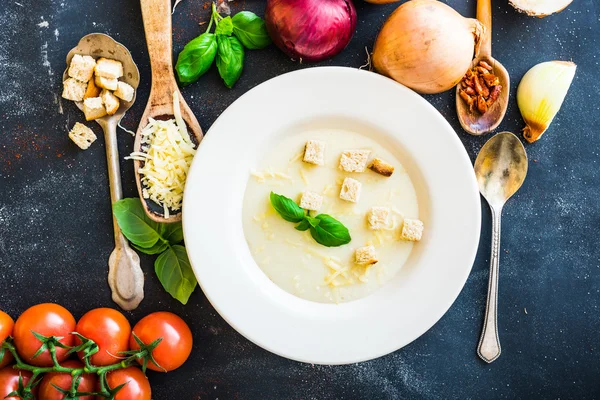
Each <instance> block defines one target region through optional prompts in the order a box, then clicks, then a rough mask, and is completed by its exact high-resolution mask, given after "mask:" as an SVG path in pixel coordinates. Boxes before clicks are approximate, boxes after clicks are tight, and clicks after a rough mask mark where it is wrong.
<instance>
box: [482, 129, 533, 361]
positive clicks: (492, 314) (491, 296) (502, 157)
mask: <svg viewBox="0 0 600 400" xmlns="http://www.w3.org/2000/svg"><path fill="white" fill-rule="evenodd" d="M526 175H527V154H526V153H525V148H524V147H523V144H522V143H521V141H520V140H519V139H518V138H517V137H516V136H515V135H513V134H512V133H510V132H502V133H499V134H497V135H495V136H494V137H493V138H491V139H490V140H488V142H487V143H486V144H485V145H484V146H483V147H482V149H481V151H480V152H479V155H478V156H477V160H475V176H476V178H477V183H478V184H479V191H480V192H481V195H482V196H483V197H484V198H485V199H486V200H487V202H488V204H489V206H490V211H491V212H492V256H491V259H490V279H489V283H488V296H487V306H486V311H485V320H484V322H483V330H482V332H481V339H480V340H479V347H478V348H477V354H479V357H481V359H483V361H485V362H488V363H491V362H492V361H494V360H495V359H497V358H498V357H500V339H499V337H498V272H499V267H500V217H501V216H502V207H504V203H506V200H508V199H509V198H510V197H511V196H512V195H513V194H515V193H516V192H517V190H519V188H520V187H521V185H522V184H523V181H524V180H525V176H526Z"/></svg>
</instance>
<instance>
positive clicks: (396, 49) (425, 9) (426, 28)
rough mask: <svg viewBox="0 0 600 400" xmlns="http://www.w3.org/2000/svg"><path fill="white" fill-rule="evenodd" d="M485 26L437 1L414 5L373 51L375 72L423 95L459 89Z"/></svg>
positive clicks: (398, 13) (398, 14) (403, 9)
mask: <svg viewBox="0 0 600 400" xmlns="http://www.w3.org/2000/svg"><path fill="white" fill-rule="evenodd" d="M483 30H484V27H483V25H482V24H481V23H480V22H479V21H477V20H476V19H472V18H464V17H463V16H462V15H460V14H459V13H457V12H456V11H455V10H454V9H453V8H451V7H449V6H447V5H446V4H444V3H441V2H439V1H437V0H410V1H408V2H406V3H404V4H402V5H401V6H400V7H398V8H397V9H396V10H395V11H394V12H393V13H392V14H391V15H390V17H389V18H388V20H387V21H386V22H385V23H384V25H383V28H382V29H381V31H380V32H379V35H378V37H377V40H376V42H375V47H374V49H373V66H374V67H375V70H376V71H377V72H379V73H381V74H383V75H386V76H388V77H390V78H392V79H394V80H396V81H398V82H400V83H402V84H403V85H405V86H408V87H409V88H411V89H413V90H415V91H417V92H419V93H427V94H430V93H441V92H444V91H446V90H449V89H451V88H453V87H454V86H456V84H457V83H459V82H460V80H461V79H462V77H463V76H464V74H465V73H466V71H467V70H468V69H469V68H470V67H471V61H472V59H473V57H474V55H475V56H476V53H477V51H476V50H477V46H476V45H477V43H478V41H479V37H480V36H481V34H482V33H483Z"/></svg>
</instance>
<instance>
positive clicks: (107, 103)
mask: <svg viewBox="0 0 600 400" xmlns="http://www.w3.org/2000/svg"><path fill="white" fill-rule="evenodd" d="M100 98H101V99H102V103H104V108H106V113H107V114H108V115H113V114H114V113H116V112H117V110H118V109H119V105H120V104H121V102H119V99H118V98H117V96H115V95H114V94H113V93H112V92H111V91H109V90H106V89H104V90H103V91H102V93H101V94H100Z"/></svg>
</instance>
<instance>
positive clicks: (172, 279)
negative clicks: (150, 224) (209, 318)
mask: <svg viewBox="0 0 600 400" xmlns="http://www.w3.org/2000/svg"><path fill="white" fill-rule="evenodd" d="M154 271H155V272H156V275H157V276H158V279H159V280H160V283H162V285H163V287H164V288H165V290H166V291H167V292H168V293H169V294H170V295H171V296H173V297H174V298H175V299H177V300H179V301H180V302H181V303H182V304H187V302H188V300H189V298H190V296H191V294H192V292H193V291H194V289H195V288H196V285H197V282H196V276H195V275H194V271H193V270H192V266H191V265H190V260H189V259H188V256H187V253H186V251H185V247H183V246H180V245H175V246H169V248H168V249H167V250H166V251H165V252H164V253H162V254H161V255H160V256H158V258H157V259H156V261H155V262H154Z"/></svg>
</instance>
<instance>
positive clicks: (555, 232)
mask: <svg viewBox="0 0 600 400" xmlns="http://www.w3.org/2000/svg"><path fill="white" fill-rule="evenodd" d="M356 3H357V10H358V13H359V18H358V28H357V32H356V35H355V37H354V39H353V40H352V42H351V44H350V46H349V47H348V48H347V49H346V50H345V51H344V52H343V53H342V54H341V55H339V56H338V57H336V58H335V59H333V60H330V61H327V62H324V63H322V65H346V66H350V67H359V66H360V65H362V64H364V62H365V59H366V56H365V46H368V47H371V46H372V44H373V42H374V40H375V37H376V34H377V31H378V29H379V27H380V26H381V24H382V22H383V21H384V19H385V18H386V16H387V15H389V13H390V12H391V11H392V10H393V9H394V8H395V5H388V6H377V5H371V4H366V3H363V2H362V1H361V0H356ZM449 3H450V4H451V5H452V6H454V7H456V8H457V10H458V11H459V12H461V13H462V14H463V15H471V16H472V15H474V12H475V2H474V1H473V0H469V1H458V0H451V1H449ZM506 3H507V2H506V1H504V0H503V1H498V0H497V1H495V2H494V10H493V11H494V41H493V44H494V55H495V57H496V58H497V59H499V60H501V61H502V63H503V64H504V65H505V66H506V68H507V70H508V71H509V72H510V74H511V78H512V82H513V84H512V88H511V90H512V94H513V96H512V97H511V101H510V104H509V110H508V114H507V116H506V118H505V120H504V122H503V123H502V125H501V126H500V130H510V131H513V132H518V131H519V130H520V129H521V128H522V127H523V122H522V120H521V118H520V115H519V112H518V109H517V106H516V102H515V97H514V93H515V90H516V85H517V83H518V82H519V80H520V78H521V77H522V76H523V74H524V73H525V72H526V71H527V69H529V68H530V67H531V66H533V65H534V64H536V63H538V62H541V61H547V60H553V59H562V60H573V61H574V62H575V63H576V64H578V70H577V74H576V76H575V80H574V82H573V86H572V88H571V90H570V92H569V94H568V96H567V98H566V100H565V103H564V105H563V107H562V110H561V112H560V113H559V115H558V117H557V118H556V120H555V121H554V124H553V126H552V127H551V129H550V130H549V131H548V132H547V133H546V135H545V137H543V139H542V140H540V141H539V142H537V143H535V144H533V145H527V146H526V148H527V151H528V153H529V157H530V160H531V162H530V169H529V176H528V177H527V181H526V182H525V184H524V186H523V188H522V189H521V190H520V191H519V192H518V194H517V195H516V196H515V198H514V199H512V200H511V201H510V202H509V203H508V204H507V206H506V208H505V212H504V221H503V222H504V225H503V237H502V239H503V241H502V259H501V275H500V305H499V307H500V310H499V315H500V317H499V318H500V335H501V341H502V349H503V353H502V356H501V357H500V359H498V360H497V361H496V362H494V363H493V364H492V365H485V364H484V363H483V362H481V361H480V360H479V359H478V358H477V356H476V353H475V348H476V346H477V341H478V338H479V333H480V329H481V323H482V319H483V313H484V306H485V296H486V291H487V278H488V261H489V240H490V216H489V212H488V210H487V206H485V205H484V206H483V208H484V209H483V211H484V212H483V226H482V236H481V246H480V250H479V254H478V257H477V260H476V262H475V265H474V266H473V271H472V273H471V276H470V277H469V280H468V282H467V284H466V286H465V288H464V289H463V291H462V293H461V294H460V296H459V297H458V299H457V300H456V302H455V304H454V305H453V306H452V308H451V309H450V310H449V311H448V313H447V314H446V315H445V316H444V317H443V318H442V319H441V320H440V322H439V323H437V324H436V325H435V326H434V327H433V328H432V329H431V330H430V331H429V332H427V333H426V334H425V335H423V336H422V337H421V338H419V339H418V340H416V341H415V342H414V343H412V344H410V345H409V346H407V347H405V348H404V349H402V350H400V351H397V352H395V353H393V354H390V355H388V356H385V357H382V358H380V359H378V360H375V361H371V362H366V363H361V364H358V365H349V366H343V367H323V366H312V365H304V364H299V363H296V362H293V361H288V360H285V359H283V358H280V357H278V356H275V355H272V354H270V353H268V352H266V351H264V350H262V349H260V348H258V347H257V346H255V345H254V344H252V343H250V342H248V341H247V340H246V339H244V338H243V337H242V336H241V335H239V334H238V333H236V332H235V331H234V330H233V329H232V328H231V327H229V325H228V324H227V323H226V322H225V321H224V320H223V319H221V317H220V316H219V315H218V314H217V313H216V312H215V311H214V309H213V308H212V307H211V305H210V304H209V303H208V301H207V300H206V298H205V297H204V295H203V294H202V292H201V291H200V290H196V292H195V293H194V294H193V296H192V298H191V299H190V302H189V304H188V305H187V306H182V305H180V304H179V303H178V302H177V301H175V300H173V299H172V298H171V297H170V296H169V295H168V294H166V293H165V292H164V291H163V290H162V288H161V286H160V283H159V282H158V280H157V279H156V277H155V276H154V273H153V267H152V265H153V259H152V258H151V257H147V256H143V257H142V263H143V268H144V271H145V273H146V278H147V279H146V299H145V300H144V302H143V303H142V305H141V307H140V308H139V309H138V310H136V311H135V312H132V313H126V314H127V316H128V317H129V319H130V320H131V321H132V322H135V321H137V320H138V319H140V318H141V317H142V316H143V315H145V314H147V313H149V312H152V311H156V310H170V311H173V312H175V313H177V314H179V315H181V316H183V317H184V318H185V319H186V320H187V321H188V323H189V324H190V326H191V328H192V330H193V332H194V337H195V346H194V352H193V354H192V356H191V359H190V360H189V361H188V363H187V364H186V365H185V366H184V367H183V368H182V369H181V370H180V371H177V372H175V373H171V374H167V375H159V374H154V373H151V382H152V386H153V390H154V396H153V397H154V398H155V399H159V400H163V399H165V400H166V399H199V398H202V399H216V398H219V399H235V398H237V399H320V400H324V399H363V398H373V399H399V398H426V399H438V398H439V399H447V398H461V399H468V398H473V399H480V398H509V399H514V398H579V399H582V398H594V397H597V396H598V395H600V384H599V383H598V375H599V374H600V363H599V362H598V352H600V336H599V335H598V331H599V330H600V318H599V316H598V305H599V303H600V301H599V289H600V277H599V272H600V251H599V250H598V246H597V244H596V241H597V240H598V238H599V237H600V210H599V207H598V198H599V197H600V174H599V172H598V170H599V168H598V161H599V150H598V142H597V140H598V126H600V108H599V106H598V98H599V95H600V89H599V87H600V86H599V85H598V71H599V61H600V54H599V53H600V52H599V50H598V45H599V42H600V22H599V12H600V4H599V3H598V1H597V0H577V1H574V2H573V4H571V5H570V6H569V7H568V8H567V9H566V10H565V11H564V12H562V13H560V14H557V15H554V16H550V17H548V18H545V19H536V18H530V17H527V16H525V15H522V14H518V13H517V12H516V11H514V10H513V9H512V8H511V7H510V6H508V5H507V4H506ZM233 4H234V5H233V7H232V8H233V10H234V11H237V10H240V9H241V8H242V7H245V8H247V9H251V10H254V11H256V12H257V13H259V14H262V11H263V7H264V2H263V1H258V0H253V1H251V0H248V1H246V2H245V4H244V2H242V1H236V2H234V3H233ZM208 15H209V10H208V9H205V8H203V2H202V1H200V0H185V1H184V2H182V3H181V4H180V5H179V6H178V8H177V10H176V12H175V15H174V16H173V19H174V22H173V28H174V46H175V52H176V53H175V54H177V52H179V51H180V50H181V49H182V48H183V46H184V44H185V43H186V42H187V41H188V40H190V39H192V38H193V37H195V36H196V35H198V34H199V33H200V32H201V30H203V28H202V27H201V26H198V23H199V22H202V21H205V20H206V19H207V18H208ZM0 23H1V25H2V27H1V28H0V43H2V45H0V308H1V309H3V310H5V311H7V312H9V313H10V314H12V315H13V316H15V317H16V316H17V315H18V314H19V313H20V312H22V311H23V310H24V309H25V308H27V307H28V306H30V305H32V304H35V303H40V302H58V303H61V304H63V305H65V306H66V307H68V308H69V309H70V310H72V311H73V313H74V314H75V316H76V317H80V316H81V315H82V314H83V313H84V312H85V311H87V310H88V309H90V308H93V307H100V306H114V304H113V303H112V302H111V299H110V291H109V289H108V285H107V284H106V272H107V271H106V269H107V266H106V262H107V259H108V256H109V254H110V252H111V250H112V248H113V243H112V228H111V225H110V204H109V193H108V186H107V174H106V161H105V158H104V157H105V156H104V147H103V142H104V141H103V140H102V135H101V131H100V129H99V126H97V125H94V124H92V125H90V126H92V128H93V129H94V131H95V132H96V134H97V135H98V136H99V140H98V141H97V142H96V143H94V144H93V145H92V146H91V148H90V149H89V150H88V151H86V152H82V151H80V150H79V149H77V148H76V146H74V145H73V144H72V143H70V141H69V139H68V137H67V132H68V130H69V129H70V128H71V127H72V125H73V124H74V123H75V122H76V121H80V120H82V114H81V113H80V112H79V111H78V110H77V109H76V108H75V106H74V105H73V104H71V103H70V102H66V101H65V102H61V101H60V100H59V95H60V86H61V85H60V78H61V74H62V71H63V69H64V68H65V64H64V58H65V56H66V54H67V52H68V50H69V49H71V48H72V47H73V46H75V44H76V43H77V41H78V40H79V38H80V37H81V36H83V35H84V34H87V33H90V32H104V33H107V34H109V35H112V36H113V37H114V38H115V39H116V40H118V41H120V42H122V43H124V44H125V45H126V46H127V47H129V49H130V50H131V52H132V54H133V57H134V59H135V60H136V62H137V63H138V65H139V68H140V73H141V79H142V81H141V85H140V87H139V92H138V98H137V102H136V104H135V105H134V107H133V108H132V110H131V111H130V112H129V114H128V115H127V116H126V118H125V119H124V125H126V126H128V127H129V128H131V129H135V128H136V127H137V122H138V118H139V117H140V116H141V113H142V111H143V108H144V105H145V103H146V100H147V97H148V93H149V88H150V82H149V78H150V69H149V62H148V56H147V52H146V48H145V41H144V33H143V26H142V20H141V17H140V12H139V5H138V2H137V1H135V0H128V1H122V0H94V1H92V0H78V1H68V0H37V1H33V0H18V1H14V0H6V1H4V2H3V3H2V7H0ZM305 67H309V65H298V64H296V63H293V62H291V61H290V60H288V59H287V58H286V56H285V55H283V54H282V53H280V52H279V51H278V50H277V49H275V48H269V49H268V50H265V51H252V52H248V54H247V61H246V65H245V70H244V74H243V76H242V78H241V80H240V81H239V83H238V84H237V85H236V87H235V88H234V89H233V90H229V89H226V88H225V86H224V85H223V84H222V83H221V82H220V80H219V79H218V76H217V72H216V70H215V69H214V68H213V69H212V70H211V71H209V72H208V73H207V74H206V75H205V76H204V77H202V78H201V79H200V80H199V81H198V82H197V83H196V84H194V85H191V86H190V87H187V88H185V89H184V90H183V94H184V96H185V97H186V98H187V99H188V100H189V103H190V105H191V107H192V109H193V111H194V112H195V113H196V115H197V117H198V120H199V121H200V124H201V125H202V126H203V127H204V128H205V130H206V129H207V128H208V127H209V126H210V125H211V124H212V123H213V121H214V120H215V119H216V118H217V116H218V115H219V114H220V113H221V112H222V111H223V110H224V109H225V108H226V107H227V106H228V105H229V104H231V103H232V102H233V101H234V100H235V99H236V98H238V97H239V96H240V95H241V94H243V93H244V92H246V91H247V90H248V89H250V88H252V87H254V86H256V85H258V84H260V83H261V82H263V81H265V80H267V79H269V78H272V77H274V76H277V75H279V74H282V73H285V72H288V71H291V70H294V69H297V68H305ZM427 99H428V100H429V101H430V102H431V103H432V104H433V105H434V106H435V107H436V108H437V109H438V110H439V111H440V112H441V113H442V114H443V115H444V117H446V118H447V119H448V121H449V122H450V123H451V124H452V126H453V127H454V128H455V129H456V130H457V133H458V136H459V137H460V139H461V140H462V141H463V143H464V145H465V147H466V149H467V151H468V153H469V155H470V156H471V158H472V159H474V158H475V156H476V154H477V152H478V150H479V149H480V148H481V146H482V145H483V143H484V142H485V141H486V139H487V138H485V137H479V138H475V137H470V136H468V135H466V134H465V133H464V132H462V131H461V130H460V126H459V124H458V122H457V120H456V117H455V111H454V96H453V93H451V92H448V93H443V94H440V95H435V96H427ZM356 101H357V103H358V102H360V101H361V99H356ZM61 110H62V111H63V112H62V113H60V111H61ZM415 134H418V133H415ZM132 143H133V142H132V139H131V137H130V136H128V134H127V133H124V132H121V133H120V134H119V145H120V151H121V154H126V153H127V152H129V151H130V150H131V148H132ZM122 170H123V183H124V191H125V195H126V196H135V195H136V192H135V186H134V181H133V168H132V167H131V164H129V163H128V162H125V161H123V162H122ZM357 345H359V344H357Z"/></svg>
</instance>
